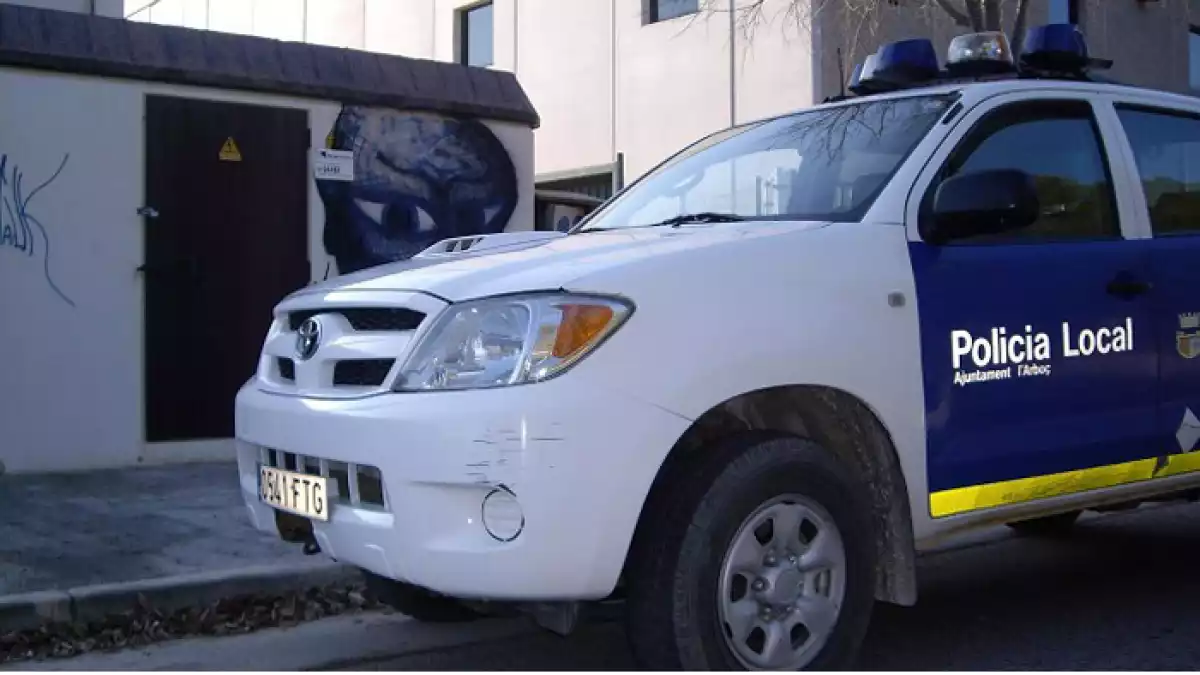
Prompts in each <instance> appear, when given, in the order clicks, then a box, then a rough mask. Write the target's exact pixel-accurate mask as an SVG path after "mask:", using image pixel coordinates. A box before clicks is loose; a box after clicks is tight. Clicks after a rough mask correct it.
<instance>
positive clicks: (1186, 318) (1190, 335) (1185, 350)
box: [1175, 312, 1200, 359]
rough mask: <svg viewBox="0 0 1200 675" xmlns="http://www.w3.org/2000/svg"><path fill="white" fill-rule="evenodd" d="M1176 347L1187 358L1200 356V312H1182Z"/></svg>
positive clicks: (1176, 335)
mask: <svg viewBox="0 0 1200 675" xmlns="http://www.w3.org/2000/svg"><path fill="white" fill-rule="evenodd" d="M1175 349H1176V350H1177V351H1178V352H1179V355H1180V356H1182V357H1183V358H1185V359H1194V358H1196V357H1197V356H1200V313H1195V312H1193V313H1191V314H1180V315H1179V330H1177V331H1175Z"/></svg>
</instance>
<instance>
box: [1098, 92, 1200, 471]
mask: <svg viewBox="0 0 1200 675" xmlns="http://www.w3.org/2000/svg"><path fill="white" fill-rule="evenodd" d="M1116 110H1117V117H1118V118H1119V119H1120V122H1121V127H1122V129H1124V131H1125V135H1126V137H1127V138H1128V140H1129V149H1130V150H1131V151H1132V155H1133V160H1134V164H1135V165H1136V166H1137V170H1138V174H1139V179H1140V185H1141V187H1142V192H1141V196H1142V197H1143V198H1144V199H1145V206H1144V207H1142V206H1141V205H1140V204H1139V206H1138V208H1139V212H1140V213H1141V214H1142V215H1145V216H1146V217H1147V218H1148V220H1149V227H1150V232H1151V235H1152V237H1153V238H1152V240H1151V242H1150V267H1151V275H1152V276H1151V280H1152V282H1153V284H1154V291H1153V293H1152V294H1151V301H1150V303H1151V304H1150V309H1151V311H1152V312H1153V315H1154V319H1153V320H1154V324H1155V328H1156V332H1157V335H1158V343H1159V351H1160V355H1161V356H1160V358H1161V361H1160V363H1159V377H1160V385H1159V396H1160V405H1159V419H1158V423H1159V429H1160V431H1161V432H1162V435H1163V437H1164V438H1163V440H1162V444H1161V451H1162V452H1163V454H1164V462H1163V464H1164V466H1162V467H1161V468H1160V471H1159V475H1161V476H1169V475H1174V474H1179V473H1185V472H1190V471H1196V470H1198V469H1200V419H1198V417H1200V113H1192V114H1187V113H1184V112H1179V111H1172V110H1165V109H1161V108H1153V107H1146V106H1141V105H1135V104H1132V103H1121V104H1118V105H1117V106H1116Z"/></svg>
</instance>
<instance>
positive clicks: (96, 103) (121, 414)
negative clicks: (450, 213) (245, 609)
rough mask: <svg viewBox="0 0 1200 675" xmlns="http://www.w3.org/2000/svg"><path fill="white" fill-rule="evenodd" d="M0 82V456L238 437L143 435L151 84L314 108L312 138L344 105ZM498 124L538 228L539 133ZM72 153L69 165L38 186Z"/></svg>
mask: <svg viewBox="0 0 1200 675" xmlns="http://www.w3.org/2000/svg"><path fill="white" fill-rule="evenodd" d="M0 91H5V92H19V94H16V95H12V96H4V97H0V156H3V157H4V158H5V159H3V160H0V162H2V163H3V164H4V181H2V182H0V196H2V202H3V205H2V206H0V289H3V292H0V345H2V346H3V350H2V351H0V359H2V360H3V363H2V364H0V401H2V403H0V429H2V430H3V435H2V436H0V439H2V440H0V462H3V464H4V466H5V468H6V469H7V471H9V472H27V471H51V470H76V469H88V468H98V467H110V466H128V465H132V464H136V463H139V462H142V461H146V462H159V461H177V460H182V459H187V458H195V457H209V456H213V453H216V454H217V455H218V456H219V455H222V454H224V453H226V452H227V450H228V443H216V444H212V443H208V444H204V443H201V444H199V446H191V447H188V446H184V445H179V444H171V445H165V446H158V447H146V446H145V444H144V442H143V441H144V433H143V428H144V424H143V404H142V400H143V370H144V369H143V363H142V353H143V346H142V341H143V339H142V334H143V296H142V284H141V277H140V275H139V274H137V272H136V271H135V270H136V268H137V267H138V266H139V265H141V264H142V263H143V261H144V257H143V223H142V218H141V217H139V216H138V215H137V209H138V208H139V207H140V206H142V205H143V204H144V201H143V197H144V180H145V179H144V167H143V156H144V143H143V111H144V97H145V95H146V94H167V95H176V96H186V97H193V98H207V99H211V100H224V101H233V102H246V103H260V104H269V105H276V106H286V107H294V108H301V109H305V110H307V111H308V112H309V116H310V117H309V121H310V125H311V128H312V139H311V142H312V144H313V147H322V146H323V145H324V140H325V135H326V134H327V133H328V131H329V129H330V128H331V127H332V124H333V122H334V119H335V118H336V116H337V113H338V111H339V110H340V107H341V106H340V105H339V104H337V103H331V102H322V101H313V100H304V99H297V98H291V97H282V96H267V95H256V94H251V93H233V92H222V91H215V90H205V89H199V88H185V87H177V86H169V85H147V84H144V83H134V82H125V81H114V80H103V79H99V78H85V77H78V76H72V75H57V74H46V73H31V72H30V71H21V70H16V69H11V68H0ZM81 115H83V116H81ZM491 126H492V128H493V130H494V131H495V132H496V133H497V135H498V136H499V138H500V140H501V141H502V142H503V143H504V144H505V145H506V147H507V148H508V150H509V153H510V155H511V156H512V158H513V161H514V163H515V164H516V168H517V175H518V177H519V180H520V200H519V203H518V207H517V211H516V213H515V215H514V216H513V218H512V220H511V221H510V227H511V228H513V229H526V228H529V227H531V226H532V218H533V195H532V192H533V178H532V176H533V171H532V164H533V147H532V146H533V141H532V134H531V133H530V131H529V129H527V128H523V127H520V126H518V125H510V124H494V125H491ZM64 158H66V163H65V165H64V166H63V168H62V171H61V172H60V173H59V174H58V176H57V178H55V179H54V180H53V181H52V182H50V183H49V184H47V185H45V187H42V188H41V189H40V190H39V189H38V188H39V186H41V185H42V184H43V183H45V182H46V181H47V180H48V179H50V178H51V177H52V176H53V175H54V174H55V171H56V170H57V169H58V168H59V166H60V164H61V163H62V162H63V160H64ZM310 175H311V174H310ZM18 176H19V178H20V183H19V185H20V189H19V190H18V183H17V177H18ZM22 203H23V204H24V211H25V213H26V214H27V217H26V218H25V219H24V220H23V222H25V223H26V224H28V226H29V228H30V229H31V231H32V232H33V238H32V244H33V248H32V254H30V249H29V247H28V243H27V242H26V241H25V238H24V235H23V229H22V228H21V227H20V223H19V222H18V223H16V227H14V220H20V219H15V218H14V217H13V215H10V209H11V214H17V213H18V212H19V211H20V210H21V207H20V204H22ZM309 203H310V211H309V222H308V223H307V227H308V231H309V241H310V260H311V261H312V273H313V278H314V279H320V278H322V277H323V276H324V274H325V270H326V263H327V262H329V259H328V257H327V256H326V253H325V251H324V246H323V243H322V236H321V233H322V227H323V225H324V211H323V208H322V204H321V200H320V198H319V196H318V194H317V190H316V184H315V181H310V183H309ZM42 229H44V231H45V235H44V236H43V234H42V232H41V230H42ZM6 231H7V232H8V234H6ZM47 244H48V246H47ZM19 245H24V248H25V250H24V251H22V250H19V248H18V246H19ZM47 253H48V254H49V255H48V257H47ZM47 270H48V272H49V276H47ZM51 282H52V283H51ZM55 288H57V289H58V291H61V295H60V294H59V292H58V291H56V290H55ZM64 296H65V297H64ZM264 330H265V326H264ZM232 403H233V402H232V401H230V405H232Z"/></svg>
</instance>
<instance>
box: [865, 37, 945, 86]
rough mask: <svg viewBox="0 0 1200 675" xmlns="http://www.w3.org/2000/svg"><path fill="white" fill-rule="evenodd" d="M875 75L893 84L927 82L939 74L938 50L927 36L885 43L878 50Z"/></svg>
mask: <svg viewBox="0 0 1200 675" xmlns="http://www.w3.org/2000/svg"><path fill="white" fill-rule="evenodd" d="M876 54H877V56H878V59H879V61H878V65H877V66H876V68H875V77H876V78H879V79H883V80H886V81H888V82H890V83H893V84H901V85H902V84H915V83H918V82H927V81H929V80H933V79H935V78H937V76H938V72H939V69H938V58H937V52H935V51H934V49H933V42H932V41H930V40H928V39H927V38H914V39H912V40H900V41H898V42H891V43H888V44H885V45H883V46H882V47H880V48H879V51H878V52H876Z"/></svg>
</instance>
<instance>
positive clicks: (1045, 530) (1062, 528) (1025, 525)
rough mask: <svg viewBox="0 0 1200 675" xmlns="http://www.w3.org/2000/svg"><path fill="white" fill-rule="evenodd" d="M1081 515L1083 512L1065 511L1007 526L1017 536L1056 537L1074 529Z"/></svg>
mask: <svg viewBox="0 0 1200 675" xmlns="http://www.w3.org/2000/svg"><path fill="white" fill-rule="evenodd" d="M1082 514H1083V511H1067V512H1066V513H1058V514H1055V515H1053V516H1044V517H1042V518H1032V519H1030V520H1020V521H1017V522H1013V523H1008V526H1009V527H1010V528H1012V529H1013V530H1014V531H1016V532H1017V533H1018V534H1023V535H1028V536H1034V537H1057V536H1063V535H1065V534H1067V533H1069V532H1070V531H1071V530H1073V529H1075V521H1077V520H1079V516H1080V515H1082Z"/></svg>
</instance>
